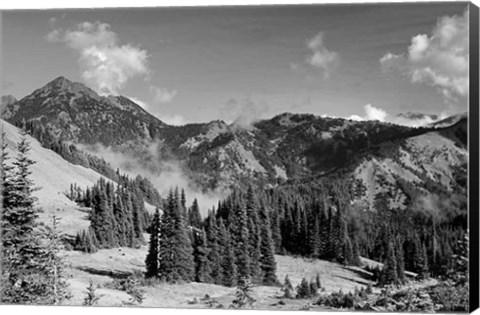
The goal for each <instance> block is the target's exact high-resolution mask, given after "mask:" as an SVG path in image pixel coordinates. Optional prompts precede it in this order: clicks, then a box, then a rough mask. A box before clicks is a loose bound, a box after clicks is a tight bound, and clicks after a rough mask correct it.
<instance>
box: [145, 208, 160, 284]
mask: <svg viewBox="0 0 480 315" xmlns="http://www.w3.org/2000/svg"><path fill="white" fill-rule="evenodd" d="M159 239H160V211H159V209H158V208H156V209H155V214H154V216H153V220H152V228H151V231H150V242H149V246H148V254H147V258H146V260H145V265H146V267H147V272H146V273H145V277H147V278H152V277H158V276H159V260H158V258H159V250H160V248H159V247H160V244H159V243H160V241H159Z"/></svg>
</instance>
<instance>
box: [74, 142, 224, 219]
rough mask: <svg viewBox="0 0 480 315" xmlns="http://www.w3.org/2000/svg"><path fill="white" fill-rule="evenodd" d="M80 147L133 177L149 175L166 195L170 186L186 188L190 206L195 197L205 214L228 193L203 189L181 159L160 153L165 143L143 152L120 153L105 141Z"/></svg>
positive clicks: (152, 144) (154, 145)
mask: <svg viewBox="0 0 480 315" xmlns="http://www.w3.org/2000/svg"><path fill="white" fill-rule="evenodd" d="M77 146H78V147H79V148H80V149H81V150H83V151H86V152H89V153H90V154H93V155H96V156H99V157H101V158H103V159H104V160H105V161H107V162H108V163H110V165H111V166H112V167H113V168H114V169H116V168H119V169H120V170H121V171H122V172H124V173H126V174H128V175H129V176H131V177H135V176H137V175H141V176H143V177H145V178H148V180H150V182H151V183H152V184H153V185H154V187H155V188H157V189H158V191H159V192H160V194H161V195H162V196H163V197H165V196H166V195H167V194H168V191H169V190H170V188H174V187H178V188H180V189H181V188H183V189H185V193H186V196H187V202H188V204H187V206H188V205H191V204H192V202H193V199H195V198H196V199H197V200H198V203H199V206H200V211H201V213H202V215H203V216H206V215H207V212H208V210H209V209H212V208H213V207H216V206H217V205H218V201H219V200H222V199H224V198H225V197H226V196H227V195H228V193H229V192H228V191H222V190H219V189H218V190H210V191H206V192H205V191H202V189H201V188H200V187H197V186H196V185H195V184H194V183H193V181H192V180H191V179H190V178H189V177H188V175H187V174H186V173H185V172H184V169H183V167H182V164H181V163H180V162H179V161H176V160H172V159H168V158H166V157H165V156H162V154H161V153H160V152H161V148H162V143H161V142H160V141H156V142H153V143H151V144H150V145H149V146H147V147H145V148H143V149H140V151H141V152H138V151H137V152H136V154H135V153H122V152H118V151H115V150H113V149H112V148H111V147H106V146H104V145H102V144H95V145H78V144H77ZM139 156H141V158H139Z"/></svg>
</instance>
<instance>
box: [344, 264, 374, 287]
mask: <svg viewBox="0 0 480 315" xmlns="http://www.w3.org/2000/svg"><path fill="white" fill-rule="evenodd" d="M342 269H344V270H348V271H350V272H353V273H355V274H356V275H357V276H358V277H360V278H362V279H365V281H372V280H373V275H372V273H371V272H368V271H366V270H363V269H361V268H358V267H342ZM348 280H351V281H355V282H359V281H356V280H354V279H348ZM367 283H368V282H367Z"/></svg>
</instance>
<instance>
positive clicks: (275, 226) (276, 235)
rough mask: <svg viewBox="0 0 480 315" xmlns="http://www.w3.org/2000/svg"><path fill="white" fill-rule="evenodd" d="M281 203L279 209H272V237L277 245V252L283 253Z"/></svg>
mask: <svg viewBox="0 0 480 315" xmlns="http://www.w3.org/2000/svg"><path fill="white" fill-rule="evenodd" d="M280 209H281V204H280V203H279V205H278V208H277V209H272V212H271V215H270V217H271V229H272V238H273V243H274V245H275V253H276V254H281V253H282V231H281V225H280V214H279V211H280Z"/></svg>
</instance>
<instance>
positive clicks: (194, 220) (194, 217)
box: [182, 190, 202, 229]
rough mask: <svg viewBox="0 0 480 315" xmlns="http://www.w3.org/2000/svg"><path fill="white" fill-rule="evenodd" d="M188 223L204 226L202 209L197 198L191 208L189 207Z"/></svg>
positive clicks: (199, 227) (199, 226)
mask: <svg viewBox="0 0 480 315" xmlns="http://www.w3.org/2000/svg"><path fill="white" fill-rule="evenodd" d="M182 191H183V190H182ZM188 224H189V225H190V226H193V227H196V228H198V229H201V228H202V217H201V216H200V209H199V207H198V201H197V199H196V198H195V199H194V200H193V203H192V206H191V207H190V209H188Z"/></svg>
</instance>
